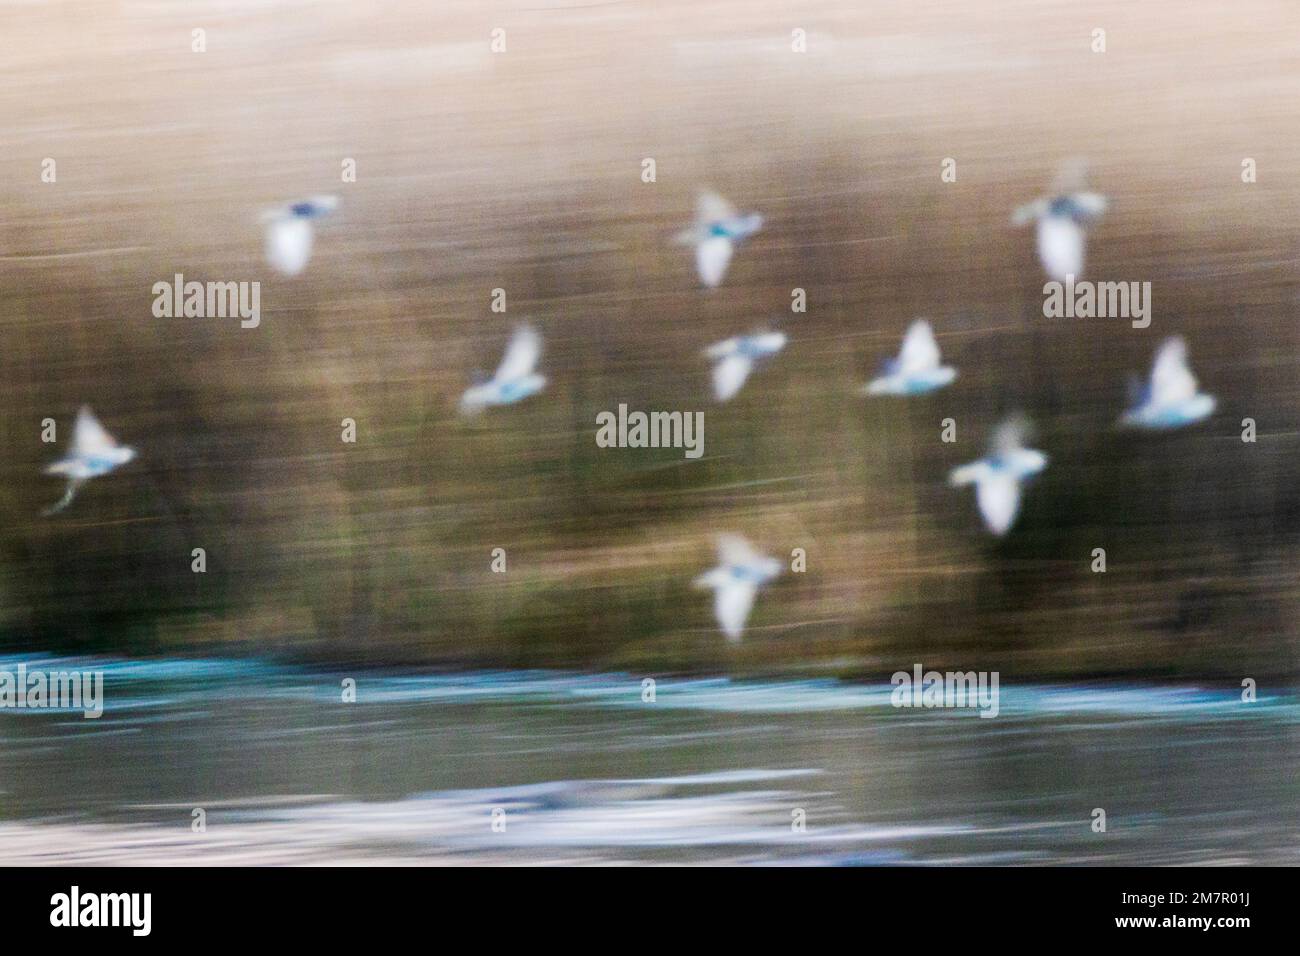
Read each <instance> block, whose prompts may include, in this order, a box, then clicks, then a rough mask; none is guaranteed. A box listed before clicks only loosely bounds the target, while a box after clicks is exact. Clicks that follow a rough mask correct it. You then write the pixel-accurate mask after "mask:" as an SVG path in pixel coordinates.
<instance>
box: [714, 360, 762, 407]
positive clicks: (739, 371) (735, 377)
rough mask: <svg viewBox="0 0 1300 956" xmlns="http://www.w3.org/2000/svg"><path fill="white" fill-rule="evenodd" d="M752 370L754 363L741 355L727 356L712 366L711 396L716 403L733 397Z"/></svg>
mask: <svg viewBox="0 0 1300 956" xmlns="http://www.w3.org/2000/svg"><path fill="white" fill-rule="evenodd" d="M753 368H754V363H753V362H752V361H750V360H749V359H748V358H746V357H745V356H743V355H728V356H727V357H726V358H724V359H723V360H722V361H721V362H719V363H718V364H717V365H715V366H713V394H714V396H716V398H717V399H718V401H720V402H725V401H727V400H728V399H729V398H732V397H733V396H735V394H736V393H737V392H739V391H740V387H741V386H742V385H744V384H745V379H747V378H749V373H750V371H751V370H752V369H753Z"/></svg>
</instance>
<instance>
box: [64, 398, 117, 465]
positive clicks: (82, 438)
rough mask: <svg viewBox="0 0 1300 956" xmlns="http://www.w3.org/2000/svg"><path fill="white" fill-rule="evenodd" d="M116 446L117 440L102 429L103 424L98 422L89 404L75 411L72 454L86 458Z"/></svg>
mask: <svg viewBox="0 0 1300 956" xmlns="http://www.w3.org/2000/svg"><path fill="white" fill-rule="evenodd" d="M116 447H117V442H115V441H114V440H113V436H111V435H110V434H109V433H108V432H106V431H105V430H104V426H103V425H101V424H100V423H99V419H97V418H96V417H95V413H94V412H92V411H91V410H90V406H89V405H82V406H81V410H80V411H79V412H77V424H76V425H75V426H74V428H73V432H72V451H73V454H74V455H76V456H78V457H82V458H86V457H89V456H91V455H96V454H100V453H102V452H106V451H110V450H112V449H114V448H116Z"/></svg>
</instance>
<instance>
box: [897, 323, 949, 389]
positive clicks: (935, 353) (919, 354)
mask: <svg viewBox="0 0 1300 956" xmlns="http://www.w3.org/2000/svg"><path fill="white" fill-rule="evenodd" d="M938 367H939V343H938V342H936V341H935V340H934V330H933V329H931V328H930V323H929V322H927V321H925V319H917V320H916V321H915V322H913V323H912V324H911V325H910V326H908V329H907V334H906V335H905V336H903V348H902V351H900V352H899V353H898V370H899V371H900V372H902V373H903V374H904V375H915V374H917V373H918V372H928V371H931V370H932V369H936V368H938Z"/></svg>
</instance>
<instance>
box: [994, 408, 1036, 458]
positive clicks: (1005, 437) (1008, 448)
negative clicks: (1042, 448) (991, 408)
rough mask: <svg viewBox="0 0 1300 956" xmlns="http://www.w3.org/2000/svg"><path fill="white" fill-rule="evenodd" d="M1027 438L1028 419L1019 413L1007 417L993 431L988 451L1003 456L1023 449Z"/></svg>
mask: <svg viewBox="0 0 1300 956" xmlns="http://www.w3.org/2000/svg"><path fill="white" fill-rule="evenodd" d="M1028 436H1029V419H1028V418H1026V417H1025V416H1024V415H1021V414H1020V413H1016V414H1014V415H1009V416H1007V417H1006V418H1004V419H1003V420H1002V421H1001V422H1000V423H999V424H998V426H997V428H995V429H993V435H992V437H991V439H990V441H989V449H990V451H992V453H993V454H994V455H1005V454H1008V453H1009V452H1014V451H1017V450H1019V449H1021V448H1023V447H1024V444H1025V439H1026V438H1027V437H1028Z"/></svg>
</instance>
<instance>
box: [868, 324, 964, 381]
mask: <svg viewBox="0 0 1300 956" xmlns="http://www.w3.org/2000/svg"><path fill="white" fill-rule="evenodd" d="M956 377H957V370H956V369H955V368H952V367H951V366H948V365H940V364H939V343H938V342H936V341H935V340H934V331H933V330H932V329H931V328H930V323H929V322H927V321H926V320H925V319H917V320H916V321H915V322H913V323H912V324H911V325H910V326H908V329H907V334H906V335H905V336H903V348H902V350H901V351H900V352H899V353H898V358H895V359H890V360H889V361H888V362H886V363H885V373H884V374H883V375H880V376H878V377H877V378H875V379H873V380H872V381H871V382H869V383H868V384H867V387H866V389H865V392H866V394H868V395H924V394H925V393H926V392H932V391H934V390H935V389H937V388H943V387H944V386H945V385H947V384H948V383H950V382H951V381H952V380H953V379H955V378H956Z"/></svg>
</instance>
